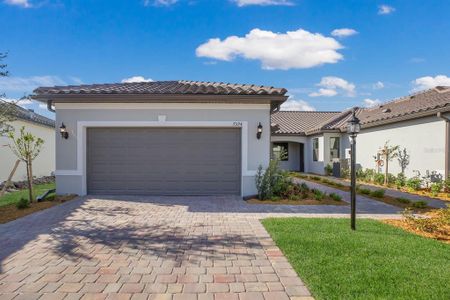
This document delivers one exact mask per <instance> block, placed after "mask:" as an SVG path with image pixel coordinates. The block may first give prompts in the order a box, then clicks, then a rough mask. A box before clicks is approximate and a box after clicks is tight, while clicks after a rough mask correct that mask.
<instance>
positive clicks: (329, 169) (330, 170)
mask: <svg viewBox="0 0 450 300" xmlns="http://www.w3.org/2000/svg"><path fill="white" fill-rule="evenodd" d="M323 169H324V171H325V174H326V175H328V176H330V175H331V174H333V167H332V166H331V165H330V164H327V165H326V166H325V168H323Z"/></svg>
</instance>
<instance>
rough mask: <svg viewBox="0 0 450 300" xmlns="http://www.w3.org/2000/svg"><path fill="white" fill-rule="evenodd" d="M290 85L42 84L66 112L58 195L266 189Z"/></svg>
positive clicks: (59, 120)
mask: <svg viewBox="0 0 450 300" xmlns="http://www.w3.org/2000/svg"><path fill="white" fill-rule="evenodd" d="M286 92H287V91H286V90H285V89H282V88H273V87H265V86H256V85H242V84H225V83H214V82H194V81H157V82H142V83H119V84H95V85H80V86H63V87H50V88H48V87H41V88H38V89H36V90H35V91H34V96H33V97H34V98H35V99H37V100H39V101H42V102H46V103H47V104H48V107H49V109H50V110H53V107H54V110H55V111H56V126H57V130H60V129H61V130H62V131H63V133H62V134H61V136H60V137H59V138H57V139H56V171H55V175H56V186H57V193H75V194H79V195H86V194H103V195H105V194H129V195H130V194H131V195H132V194H147V195H223V194H232V195H238V196H246V195H252V194H255V193H256V188H255V174H256V171H257V169H258V166H259V165H262V166H263V167H266V166H267V165H268V164H269V161H270V134H271V130H270V115H271V114H272V113H273V112H274V111H277V110H278V109H279V106H280V104H281V103H283V102H284V101H285V100H286V99H287V96H285V94H286Z"/></svg>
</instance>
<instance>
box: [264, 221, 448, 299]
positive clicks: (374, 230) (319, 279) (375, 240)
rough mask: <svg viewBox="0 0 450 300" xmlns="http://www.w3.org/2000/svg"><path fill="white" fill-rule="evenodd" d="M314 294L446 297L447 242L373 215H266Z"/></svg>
mask: <svg viewBox="0 0 450 300" xmlns="http://www.w3.org/2000/svg"><path fill="white" fill-rule="evenodd" d="M263 224H264V226H265V227H266V229H267V230H268V231H269V233H270V234H271V236H272V238H273V239H274V240H275V242H276V244H277V245H278V246H279V247H280V248H281V250H282V251H283V253H284V254H285V255H286V256H287V258H288V260H289V261H290V263H291V264H292V266H293V267H294V269H295V270H296V271H297V273H298V274H299V275H300V277H301V278H302V280H303V281H305V283H306V284H307V286H308V287H309V289H310V290H311V292H312V293H313V295H314V297H316V299H450V287H449V285H448V279H449V278H450V246H449V245H447V244H444V243H442V242H438V241H435V240H432V239H427V238H424V237H420V236H417V235H415V234H412V233H408V232H406V231H404V230H402V229H399V228H396V227H393V226H390V225H387V224H383V223H381V222H378V221H375V220H364V219H360V220H357V230H356V231H355V232H352V231H351V230H350V222H349V220H348V219H303V218H283V219H266V220H263Z"/></svg>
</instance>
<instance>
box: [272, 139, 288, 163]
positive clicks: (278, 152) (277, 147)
mask: <svg viewBox="0 0 450 300" xmlns="http://www.w3.org/2000/svg"><path fill="white" fill-rule="evenodd" d="M272 155H273V157H274V158H275V159H278V160H280V161H288V160H289V144H288V143H273V147H272Z"/></svg>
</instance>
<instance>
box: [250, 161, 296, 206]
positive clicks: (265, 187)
mask: <svg viewBox="0 0 450 300" xmlns="http://www.w3.org/2000/svg"><path fill="white" fill-rule="evenodd" d="M255 184H256V189H257V190H258V198H259V199H260V200H269V199H271V198H272V197H273V196H279V195H281V194H282V193H283V192H285V191H286V190H287V189H288V188H289V185H290V180H289V177H288V176H287V174H286V172H284V171H282V170H281V169H280V168H279V165H278V160H271V161H270V163H269V166H268V167H267V169H266V170H265V171H263V168H262V166H259V167H258V171H257V172H256V176H255Z"/></svg>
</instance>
